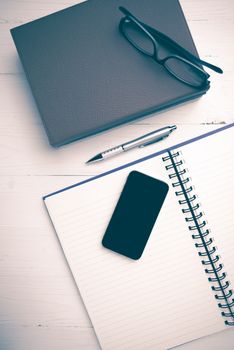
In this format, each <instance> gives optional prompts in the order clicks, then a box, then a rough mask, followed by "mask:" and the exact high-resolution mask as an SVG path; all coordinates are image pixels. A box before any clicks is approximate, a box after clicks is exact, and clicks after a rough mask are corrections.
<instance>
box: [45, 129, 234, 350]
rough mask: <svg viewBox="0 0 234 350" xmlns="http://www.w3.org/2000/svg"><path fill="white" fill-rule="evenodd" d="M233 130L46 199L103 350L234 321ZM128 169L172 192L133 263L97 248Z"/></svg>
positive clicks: (153, 344)
mask: <svg viewBox="0 0 234 350" xmlns="http://www.w3.org/2000/svg"><path fill="white" fill-rule="evenodd" d="M233 126H234V124H230V125H228V126H225V127H223V128H221V129H218V130H216V131H213V132H211V133H208V134H205V135H202V136H200V137H197V138H195V139H192V140H189V141H187V142H184V143H181V144H179V145H176V146H174V147H171V148H170V149H166V150H163V151H161V152H158V153H155V154H152V155H150V156H148V157H146V158H143V159H139V160H138V161H135V162H133V163H130V164H127V165H124V166H122V167H120V168H117V169H114V170H111V171H109V172H107V173H104V174H102V175H99V176H97V177H94V178H91V179H89V180H86V181H83V182H81V183H78V184H75V185H73V186H70V187H68V188H65V189H62V190H60V191H58V192H55V193H52V194H49V195H47V196H45V197H44V201H45V204H46V207H47V209H48V212H49V215H50V218H51V220H52V222H53V225H54V228H55V230H56V232H57V235H58V238H59V240H60V243H61V246H62V248H63V251H64V254H65V256H66V259H67V262H68V264H69V266H70V268H71V271H72V273H73V276H74V279H75V281H76V283H77V286H78V288H79V290H80V293H81V296H82V298H83V301H84V303H85V306H86V308H87V311H88V314H89V316H90V319H91V321H92V323H93V326H94V329H95V331H96V334H97V337H98V339H99V342H100V345H101V348H102V349H104V350H119V349H125V350H127V349H131V350H142V349H152V350H155V349H157V350H160V349H168V348H171V347H173V346H176V345H179V344H182V343H185V342H188V341H191V340H193V339H196V338H199V337H203V336H205V335H208V334H211V333H214V332H218V331H221V330H223V329H225V328H226V327H228V326H231V325H234V300H233V295H234V294H233V284H234V260H233V250H234V235H233V227H234V217H233V207H234V205H233V204H234V203H233V201H234V187H233V185H232V183H233V173H234V159H233V152H234V149H233V147H234V145H233V139H234V128H233ZM204 150H205V151H204ZM133 170H136V171H140V172H142V173H144V174H147V175H149V176H152V177H155V178H157V179H160V180H162V181H164V182H167V183H168V185H169V186H170V189H169V192H168V194H167V197H166V199H165V202H164V204H163V207H162V209H161V211H160V214H159V216H158V218H157V221H156V223H155V226H154V228H153V231H152V233H151V236H150V238H149V241H148V243H147V245H146V248H145V251H144V253H143V255H142V257H141V258H140V259H139V260H136V261H135V260H131V259H129V258H126V257H123V256H122V255H119V254H116V253H113V252H112V251H110V250H108V249H105V248H104V247H103V246H102V244H101V241H102V237H103V234H104V232H105V230H106V227H107V224H108V222H109V219H110V217H111V215H112V212H113V209H114V207H115V205H116V202H117V200H118V198H119V195H120V192H121V190H122V188H123V184H124V182H125V181H126V178H127V175H128V174H129V173H130V172H131V171H133ZM113 183H114V184H115V186H114V187H113Z"/></svg>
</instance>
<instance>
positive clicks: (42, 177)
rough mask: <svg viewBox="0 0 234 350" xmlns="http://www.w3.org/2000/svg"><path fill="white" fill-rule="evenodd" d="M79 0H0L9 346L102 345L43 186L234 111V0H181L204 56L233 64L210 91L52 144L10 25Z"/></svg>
mask: <svg viewBox="0 0 234 350" xmlns="http://www.w3.org/2000/svg"><path fill="white" fill-rule="evenodd" d="M100 1H101V0H100ZM75 3H77V1H73V0H72V1H69V0H51V1H47V0H28V1H27V0H0V123H1V126H0V164H1V165H0V198H1V210H0V350H41V349H52V350H53V349H56V350H65V349H70V350H75V349H76V350H77V349H78V350H83V349H84V350H97V349H99V345H98V342H97V339H96V337H95V333H94V330H93V328H92V325H91V322H90V320H89V318H88V316H87V313H86V311H85V308H84V305H83V303H82V300H81V298H80V295H79V291H78V289H77V287H76V286H75V283H74V281H73V279H72V276H71V273H70V271H69V268H68V266H67V264H66V261H65V259H64V256H63V253H62V250H61V247H60V245H59V243H58V241H57V238H56V235H55V233H54V230H53V227H52V225H51V223H50V221H49V219H48V216H47V213H46V210H45V208H44V205H43V202H42V199H41V197H42V195H43V194H46V193H48V192H52V191H54V190H56V189H58V188H60V187H64V186H66V185H69V184H71V183H75V182H78V181H80V180H83V179H85V178H87V177H89V176H92V175H96V174H98V173H101V172H103V171H106V170H108V169H110V168H112V167H115V166H118V165H119V164H123V163H126V162H128V161H131V160H134V159H137V158H138V157H141V156H145V155H147V154H149V153H152V152H154V151H156V150H159V149H162V148H164V147H166V146H169V145H171V144H174V143H177V142H180V141H183V140H185V139H187V138H190V137H193V136H196V135H198V134H202V133H204V132H207V131H209V130H212V129H214V128H217V127H219V126H220V125H222V124H225V123H230V122H232V121H233V120H234V99H233V83H234V63H233V54H234V20H233V13H234V2H233V0H223V1H219V0H181V4H182V7H183V10H184V12H185V15H186V18H187V20H188V24H189V27H190V30H191V32H192V35H193V38H194V41H195V43H196V46H197V48H198V51H199V54H200V56H201V57H202V58H204V59H207V60H208V61H210V62H212V63H214V64H217V65H219V66H221V67H222V68H223V70H224V74H223V75H222V76H221V75H218V74H215V73H211V89H210V91H209V92H208V93H207V94H206V95H205V96H203V97H202V98H200V99H199V100H196V101H194V102H192V103H188V104H184V105H181V106H179V107H177V108H174V109H171V110H168V111H165V112H162V113H157V114H155V115H151V116H149V117H147V118H144V119H140V120H138V121H137V122H135V123H130V124H128V125H125V126H122V127H118V128H115V129H113V130H111V131H108V132H105V133H102V134H100V135H98V136H95V137H91V138H88V139H85V140H82V141H80V142H75V143H73V144H71V145H67V146H65V147H62V148H60V149H53V148H51V147H50V146H49V144H48V142H47V138H46V135H45V132H44V129H43V127H42V123H41V120H40V117H39V114H38V111H37V108H36V106H35V103H34V100H33V98H32V95H31V92H30V89H29V86H28V83H27V81H26V78H25V75H24V72H23V69H22V66H21V63H20V61H19V58H18V56H17V53H16V49H15V47H14V44H13V41H12V39H11V36H10V32H9V29H10V28H12V27H15V26H17V25H20V24H22V23H26V22H28V21H30V20H33V19H36V18H39V17H41V16H44V15H47V14H49V13H52V12H54V11H58V10H60V9H62V8H65V7H67V6H70V5H73V4H75ZM175 123H176V124H177V125H178V131H176V133H174V134H173V135H172V136H171V137H170V138H169V139H168V140H166V141H165V142H163V143H161V144H157V145H154V146H151V147H149V148H145V149H142V150H133V151H132V152H128V153H126V154H124V155H123V156H120V157H116V158H113V159H111V160H110V161H108V162H103V163H101V164H97V165H95V166H94V165H93V166H86V165H85V164H84V162H85V161H86V160H87V159H89V158H90V157H91V156H93V155H94V154H95V153H97V152H99V151H102V150H105V149H106V148H108V147H110V146H114V145H117V144H119V143H121V142H124V141H126V140H129V139H131V138H134V137H137V136H139V135H141V134H143V133H147V132H150V131H152V130H154V129H156V128H157V127H159V126H164V125H168V124H175ZM204 312H205V311H204ZM201 313H202V312H201ZM194 344H195V345H194ZM220 344H222V349H226V350H230V349H233V344H234V332H233V331H231V330H230V331H229V332H226V333H225V332H224V333H223V334H219V335H215V336H212V337H208V338H206V339H202V340H200V341H198V342H192V343H190V344H186V345H185V346H183V347H181V349H184V350H186V349H187V350H189V349H190V350H192V349H200V350H201V349H208V350H209V349H220V348H221V347H220ZM120 350H122V349H120ZM139 350H141V349H139ZM142 350H143V349H142Z"/></svg>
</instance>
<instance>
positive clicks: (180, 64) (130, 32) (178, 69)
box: [119, 6, 223, 88]
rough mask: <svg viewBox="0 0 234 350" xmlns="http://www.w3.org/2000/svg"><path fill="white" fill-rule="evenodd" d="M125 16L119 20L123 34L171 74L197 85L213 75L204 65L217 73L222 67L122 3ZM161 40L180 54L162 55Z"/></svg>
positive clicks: (204, 83) (189, 83)
mask: <svg viewBox="0 0 234 350" xmlns="http://www.w3.org/2000/svg"><path fill="white" fill-rule="evenodd" d="M119 9H120V11H121V12H123V14H124V15H125V17H123V18H122V19H121V20H120V24H119V29H120V31H121V33H122V34H123V35H124V37H125V38H126V39H127V40H128V41H129V43H130V44H131V45H133V46H134V47H135V48H136V49H137V50H138V51H140V52H141V53H143V54H145V55H147V56H149V57H151V58H153V59H154V60H155V61H156V62H157V63H159V64H161V65H162V66H163V67H164V68H165V69H166V70H167V71H168V72H169V73H170V74H172V75H173V76H174V77H175V78H176V79H178V80H180V81H181V82H183V83H185V84H187V85H190V86H192V87H195V88H202V87H206V86H209V81H208V79H209V77H210V75H209V74H208V73H207V72H205V71H204V70H203V68H202V65H203V66H206V67H208V68H210V69H212V70H213V71H215V72H217V73H223V71H222V69H221V68H219V67H216V66H214V65H213V64H210V63H208V62H206V61H203V60H201V59H199V58H198V57H196V56H194V55H193V54H192V53H191V52H189V51H187V50H186V49H185V48H183V47H182V46H180V45H179V44H177V43H176V42H175V41H174V40H172V39H171V38H169V37H168V36H167V35H166V34H163V33H162V32H160V31H158V30H157V29H155V28H152V27H150V26H148V25H147V24H145V23H143V22H141V21H139V20H138V19H137V18H136V17H135V16H133V15H132V14H131V13H130V12H129V11H128V10H127V9H126V8H124V7H122V6H121V7H119ZM159 43H160V44H163V45H164V46H167V47H168V48H170V49H172V50H173V51H175V52H176V53H178V54H172V55H168V56H166V57H165V58H163V59H160V58H159Z"/></svg>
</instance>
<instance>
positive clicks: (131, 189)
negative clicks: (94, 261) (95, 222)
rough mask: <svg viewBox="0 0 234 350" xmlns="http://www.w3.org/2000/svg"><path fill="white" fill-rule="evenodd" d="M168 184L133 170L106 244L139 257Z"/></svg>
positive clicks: (129, 255)
mask: <svg viewBox="0 0 234 350" xmlns="http://www.w3.org/2000/svg"><path fill="white" fill-rule="evenodd" d="M168 189H169V187H168V185H167V184H166V183H165V182H163V181H160V180H157V179H155V178H153V177H151V176H148V175H145V174H143V173H140V172H138V171H132V172H131V173H130V174H129V175H128V178H127V181H126V183H125V185H124V188H123V191H122V193H121V195H120V198H119V200H118V203H117V205H116V207H115V209H114V212H113V215H112V217H111V219H110V222H109V224H108V227H107V229H106V232H105V234H104V237H103V240H102V244H103V246H104V247H106V248H108V249H111V250H113V251H115V252H117V253H120V254H123V255H125V256H127V257H129V258H132V259H139V258H140V257H141V255H142V253H143V251H144V248H145V246H146V243H147V241H148V238H149V236H150V233H151V230H152V228H153V226H154V224H155V221H156V219H157V217H158V214H159V212H160V210H161V207H162V205H163V202H164V200H165V197H166V195H167V192H168Z"/></svg>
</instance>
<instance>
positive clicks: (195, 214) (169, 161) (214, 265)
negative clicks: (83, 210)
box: [162, 151, 234, 326]
mask: <svg viewBox="0 0 234 350" xmlns="http://www.w3.org/2000/svg"><path fill="white" fill-rule="evenodd" d="M162 160H163V161H164V162H165V168H166V170H167V171H168V175H169V178H170V179H171V182H172V187H173V188H174V190H175V194H176V196H178V202H179V204H180V205H181V210H182V213H183V214H184V216H185V221H186V222H187V224H188V229H189V232H191V233H192V235H191V236H192V239H194V240H195V247H196V248H197V251H198V255H199V256H200V258H201V263H202V265H203V266H204V270H205V272H206V274H207V275H208V281H209V282H210V283H211V289H212V291H213V293H214V296H215V298H216V300H217V303H218V307H219V308H220V309H221V310H222V311H221V315H222V316H223V318H224V322H225V324H226V325H229V326H234V299H233V295H234V293H233V290H232V289H231V284H230V282H229V281H228V280H227V273H226V272H224V271H223V264H222V263H221V262H220V256H219V255H218V250H217V247H215V246H214V245H213V242H214V240H213V238H212V237H211V232H210V230H209V229H208V228H207V222H206V221H205V219H204V213H203V212H202V211H201V204H200V203H198V201H197V195H196V194H195V193H194V188H193V186H192V183H191V179H190V178H189V176H188V170H187V169H186V168H185V166H184V162H183V160H182V154H181V152H178V151H168V153H167V156H165V157H163V158H162Z"/></svg>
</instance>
